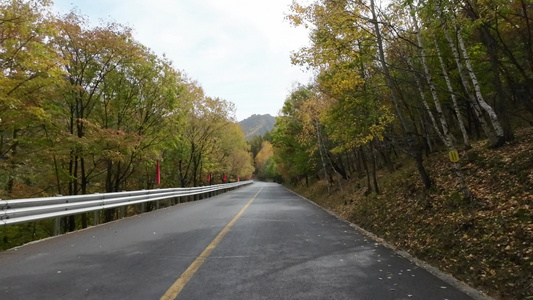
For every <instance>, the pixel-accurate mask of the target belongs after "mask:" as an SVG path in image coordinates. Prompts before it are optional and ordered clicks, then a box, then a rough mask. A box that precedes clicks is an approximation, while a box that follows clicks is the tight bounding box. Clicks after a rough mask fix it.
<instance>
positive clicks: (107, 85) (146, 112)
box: [0, 0, 254, 250]
mask: <svg viewBox="0 0 533 300" xmlns="http://www.w3.org/2000/svg"><path fill="white" fill-rule="evenodd" d="M50 4H51V3H50V1H47V0H27V1H24V0H8V1H2V2H0V69H1V72H0V199H19V198H31V197H43V196H55V195H78V194H90V193H104V192H115V191H123V190H139V189H151V188H158V187H161V188H165V187H189V186H198V185H206V184H214V183H221V182H223V180H224V178H227V180H231V181H236V180H237V179H238V178H239V177H240V178H242V179H246V178H251V175H252V173H253V171H254V169H253V160H252V157H251V154H250V151H249V149H250V148H249V145H248V144H247V143H246V142H245V139H244V134H243V133H242V130H241V128H240V126H239V125H238V123H237V122H236V120H235V116H234V114H235V109H234V106H233V104H232V103H231V102H228V101H226V100H224V99H220V98H216V97H210V96H207V95H205V93H204V91H203V89H202V87H201V85H200V84H199V83H198V82H195V81H193V80H191V79H190V78H188V77H187V74H186V73H185V72H184V71H182V70H180V69H178V68H177V67H175V66H173V65H172V62H171V61H169V60H168V59H167V58H166V57H164V56H163V57H160V56H158V55H156V54H154V53H153V52H152V51H151V50H150V49H148V48H147V47H146V46H144V45H142V44H141V43H139V42H138V41H136V40H135V37H134V36H133V35H132V32H131V29H130V28H128V27H125V26H123V25H120V24H116V23H105V22H104V23H101V24H99V25H91V24H93V23H91V22H90V20H87V19H86V18H85V17H84V16H82V15H80V14H78V13H76V12H72V13H69V14H67V15H64V16H56V15H53V14H52V13H51V10H50ZM158 165H159V166H160V168H159V169H157V167H156V166H158ZM156 169H157V170H156ZM156 172H159V173H160V179H161V181H160V182H157V180H156V179H157V178H158V177H159V176H156ZM208 179H209V181H208ZM92 217H93V216H92V214H83V215H81V216H72V217H66V218H62V219H61V231H62V232H68V231H73V230H75V229H78V228H85V227H87V226H88V224H90V223H91V218H92ZM98 218H101V219H102V220H101V221H111V220H114V219H116V218H117V211H116V210H114V209H112V210H109V211H106V212H105V213H103V214H101V215H100V216H98ZM0 222H1V220H0ZM51 228H52V227H51V226H50V224H49V223H46V222H44V223H43V222H38V223H29V224H24V225H20V226H19V225H13V226H2V227H1V228H0V242H1V243H2V244H1V245H0V250H1V249H6V248H9V247H12V246H15V245H19V244H21V243H24V242H28V241H31V240H34V239H38V238H42V237H46V236H50V234H51V232H52V230H51Z"/></svg>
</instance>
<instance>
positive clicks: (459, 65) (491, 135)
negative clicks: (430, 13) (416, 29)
mask: <svg viewBox="0 0 533 300" xmlns="http://www.w3.org/2000/svg"><path fill="white" fill-rule="evenodd" d="M437 15H439V16H441V19H443V17H444V16H442V12H441V10H440V7H439V6H437ZM441 28H442V31H443V32H444V36H445V37H446V41H448V45H449V47H450V49H451V50H452V53H453V57H454V59H455V64H456V65H457V70H458V71H459V77H460V78H461V82H462V84H463V86H464V87H465V90H466V93H467V94H468V100H470V104H472V108H473V109H474V114H475V116H476V118H477V120H478V121H479V124H481V128H482V129H483V132H484V133H485V135H486V136H487V138H488V139H489V140H490V141H491V143H492V144H495V143H496V142H497V141H496V136H495V134H494V132H493V130H492V129H491V128H490V127H489V125H488V124H487V122H486V121H485V117H484V116H483V113H482V111H481V107H479V104H478V102H477V101H476V97H475V96H474V95H473V94H472V88H471V87H470V83H469V82H468V79H467V78H466V76H465V74H464V73H465V71H464V68H463V64H462V63H461V56H460V55H459V51H457V47H456V46H455V43H454V41H453V40H452V38H451V37H450V34H449V32H448V29H447V28H446V25H445V23H444V22H443V21H442V22H441Z"/></svg>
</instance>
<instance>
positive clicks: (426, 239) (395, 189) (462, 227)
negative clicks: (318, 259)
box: [294, 128, 533, 299]
mask: <svg viewBox="0 0 533 300" xmlns="http://www.w3.org/2000/svg"><path fill="white" fill-rule="evenodd" d="M473 146H474V147H473V149H470V150H468V151H467V152H463V153H461V157H462V160H461V161H460V163H461V166H462V170H463V172H464V174H465V176H466V178H465V179H466V182H467V184H468V186H469V187H470V189H471V191H472V194H473V196H474V197H473V199H471V200H465V199H463V197H462V196H461V194H460V192H459V185H458V182H457V179H456V177H455V174H454V171H453V170H452V165H451V163H450V162H449V161H448V157H447V153H437V154H434V155H432V156H431V157H430V158H428V159H426V161H425V166H426V167H427V169H428V170H429V171H430V175H431V177H432V179H433V180H434V182H435V184H434V186H433V187H432V188H431V189H430V190H425V189H424V188H423V186H422V183H421V180H420V179H419V178H418V174H417V172H416V167H415V166H414V164H413V163H412V162H411V161H409V160H405V161H402V166H401V168H399V169H398V170H396V171H394V172H392V173H389V172H387V171H380V173H379V177H378V178H379V184H380V189H381V193H380V194H379V195H376V194H371V195H368V196H365V195H364V190H365V188H364V184H365V183H364V179H361V180H360V179H351V180H348V181H344V182H342V185H343V191H344V193H342V192H341V191H340V188H339V187H338V184H335V185H334V186H333V187H332V188H333V189H335V190H332V192H331V194H329V195H328V193H327V186H326V185H325V183H324V181H319V182H316V183H314V184H313V185H312V186H311V187H309V188H303V187H294V190H295V191H296V192H298V193H300V194H302V195H304V196H305V197H307V198H309V199H311V200H313V201H315V202H316V203H317V204H319V205H321V206H323V207H324V208H326V209H328V210H330V211H332V212H334V213H336V214H337V215H339V216H340V217H342V218H344V219H346V220H349V221H350V222H353V223H355V224H357V225H359V226H361V227H363V228H365V229H366V230H368V231H371V232H373V233H374V234H376V235H377V236H379V237H381V238H383V239H385V240H386V241H388V242H389V243H391V244H394V245H395V246H396V247H398V248H400V249H402V250H405V251H407V252H409V253H411V254H412V255H414V256H415V257H417V258H419V259H422V260H425V261H427V262H429V263H430V264H432V265H434V266H436V267H438V268H439V269H441V270H442V271H444V272H446V273H449V274H452V275H453V276H454V277H455V278H457V279H459V280H462V281H463V282H466V283H467V284H469V285H471V286H473V287H476V288H478V289H480V290H482V291H484V292H486V293H488V294H489V295H491V296H492V297H495V298H497V299H533V223H532V222H533V129H531V128H529V129H525V130H521V131H519V132H517V137H516V140H515V141H514V142H511V143H508V144H506V145H504V146H503V147H501V148H498V149H493V150H489V149H488V148H487V146H486V144H485V142H478V143H476V144H474V145H473Z"/></svg>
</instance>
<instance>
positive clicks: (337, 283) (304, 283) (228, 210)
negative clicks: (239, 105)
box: [0, 183, 471, 300]
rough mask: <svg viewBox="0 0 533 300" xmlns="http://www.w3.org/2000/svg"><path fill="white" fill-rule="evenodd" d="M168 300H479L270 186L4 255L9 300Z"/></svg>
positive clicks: (0, 291) (3, 288) (2, 295)
mask: <svg viewBox="0 0 533 300" xmlns="http://www.w3.org/2000/svg"><path fill="white" fill-rule="evenodd" d="M176 295H177V296H176ZM163 296H165V297H166V296H168V298H169V299H173V298H176V299H246V300H252V299H365V300H368V299H380V300H381V299H424V300H427V299H441V300H442V299H450V300H452V299H453V300H461V299H471V298H470V297H469V296H468V295H466V294H464V293H463V292H461V291H459V290H457V289H456V288H454V287H452V286H451V285H450V284H448V283H446V282H444V281H442V280H441V279H439V278H437V277H435V276H433V275H431V274H430V273H429V272H427V271H426V270H425V269H423V268H420V267H417V266H416V265H415V264H413V263H412V262H411V261H409V260H407V259H404V258H403V257H401V256H399V255H398V254H397V253H395V252H394V251H392V250H390V249H388V248H386V247H384V246H382V245H381V244H379V243H376V242H375V241H373V240H371V239H369V238H367V237H365V236H364V235H362V234H361V233H359V232H358V231H356V230H355V229H354V228H352V227H351V226H349V224H347V223H345V222H343V221H340V220H338V219H337V218H336V217H334V216H332V215H330V214H329V213H327V212H325V211H323V210H322V209H320V208H318V207H317V206H315V205H314V204H312V203H310V202H308V201H307V200H305V199H302V198H300V197H298V196H297V195H295V194H293V193H292V192H290V191H288V190H286V189H285V188H284V187H282V186H280V185H277V184H271V183H254V184H252V185H248V186H246V187H243V188H240V189H238V190H235V191H231V192H229V193H226V194H222V195H219V196H217V197H213V198H210V199H205V200H201V201H196V202H189V203H184V204H180V205H177V206H174V207H171V208H166V209H161V210H158V211H154V212H150V213H146V214H143V215H140V216H136V217H130V218H127V219H123V220H120V221H116V222H112V223H107V224H103V225H100V226H96V227H93V228H89V229H86V230H83V231H79V232H76V233H71V234H66V235H63V236H59V237H56V238H51V239H48V240H44V241H40V242H37V243H34V244H29V245H25V246H22V247H19V248H17V249H12V250H9V251H5V252H2V253H0V299H160V298H162V297H163ZM168 298H167V299H168ZM163 299H164V298H163Z"/></svg>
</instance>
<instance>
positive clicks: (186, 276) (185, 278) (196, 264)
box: [161, 188, 263, 300]
mask: <svg viewBox="0 0 533 300" xmlns="http://www.w3.org/2000/svg"><path fill="white" fill-rule="evenodd" d="M262 190H263V188H261V189H260V190H259V192H257V194H255V196H253V197H252V199H251V200H250V201H248V203H247V204H246V205H245V206H244V207H243V208H242V209H241V211H239V213H238V214H237V215H236V216H235V217H234V218H233V220H231V222H229V223H228V225H226V227H224V229H222V231H221V232H220V233H219V234H218V235H217V237H216V238H215V239H214V240H213V241H212V242H211V244H209V245H208V246H207V248H205V250H204V251H203V252H202V253H201V254H200V256H198V257H197V258H196V260H195V261H193V263H192V264H191V265H190V266H189V267H188V268H187V270H185V272H183V274H181V276H180V278H178V280H176V282H174V284H173V285H172V286H171V287H170V288H169V289H168V290H167V292H166V293H165V294H164V295H163V296H162V297H161V300H171V299H175V298H176V297H177V296H178V294H179V293H180V292H181V290H183V288H184V287H185V285H186V284H187V282H189V280H190V279H191V278H192V276H193V275H194V273H196V271H198V269H199V268H200V266H201V265H202V264H203V263H204V262H205V261H206V259H207V258H208V257H209V255H211V252H213V250H215V248H216V246H217V245H218V243H220V241H221V240H222V238H223V237H224V236H225V235H226V233H228V231H229V230H230V228H231V226H233V224H235V222H237V220H238V219H239V218H240V217H241V215H242V214H243V213H244V211H245V210H246V209H247V208H248V206H250V204H252V201H254V199H255V198H256V197H257V195H259V193H261V191H262Z"/></svg>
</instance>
